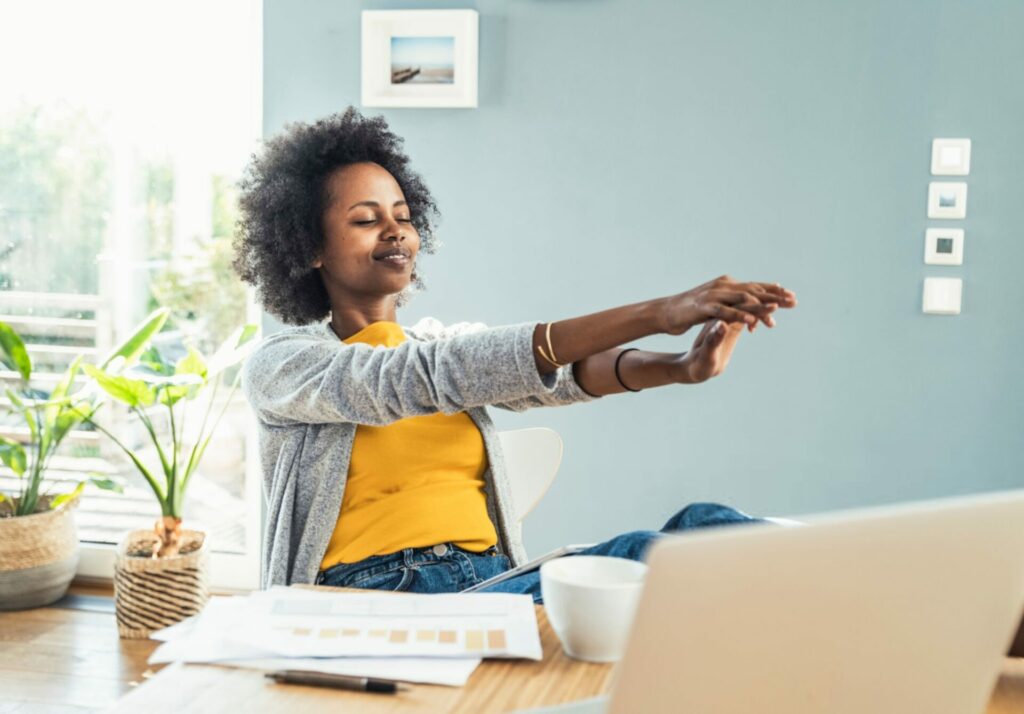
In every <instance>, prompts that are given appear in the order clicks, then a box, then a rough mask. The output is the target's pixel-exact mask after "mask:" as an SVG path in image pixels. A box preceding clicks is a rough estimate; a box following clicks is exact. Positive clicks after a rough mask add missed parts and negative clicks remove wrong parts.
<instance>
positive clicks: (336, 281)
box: [235, 108, 796, 602]
mask: <svg viewBox="0 0 1024 714" xmlns="http://www.w3.org/2000/svg"><path fill="white" fill-rule="evenodd" d="M401 145H402V140H401V139H400V138H399V137H397V136H395V135H394V134H393V133H392V132H391V131H390V130H389V129H388V127H387V124H386V123H385V121H384V119H383V118H382V117H374V118H364V117H362V116H361V115H360V114H359V113H358V112H356V111H355V110H354V109H352V108H349V109H348V110H347V111H346V112H345V113H344V114H336V115H333V116H330V117H327V118H325V119H323V120H321V121H318V122H316V123H315V124H312V125H307V124H295V125H292V126H290V127H289V128H288V129H287V130H286V131H285V132H284V133H282V134H281V135H279V136H277V137H275V138H273V139H271V140H269V141H268V142H267V144H266V146H265V150H264V152H263V153H262V155H261V156H259V157H258V158H256V159H254V161H253V163H252V165H251V166H250V168H249V171H248V173H247V175H246V177H245V178H244V179H243V182H242V196H241V209H242V219H241V221H240V231H239V236H238V239H237V241H236V244H235V250H236V258H235V267H236V269H237V270H238V272H239V274H240V275H241V277H242V278H243V279H244V280H245V281H247V282H249V283H251V284H252V285H254V286H255V287H256V289H257V292H258V296H259V299H260V301H261V302H262V304H263V305H264V307H265V308H266V309H267V310H268V311H270V312H271V313H272V314H274V315H275V316H277V317H278V318H280V319H281V320H283V321H284V322H286V323H290V324H293V325H297V327H292V328H289V329H286V330H284V331H282V332H279V333H276V334H274V335H271V336H270V337H268V338H267V339H265V340H264V341H263V342H262V343H261V344H260V346H259V347H258V348H257V350H256V351H255V352H254V353H253V354H252V356H251V357H250V358H249V360H248V361H247V363H246V365H245V370H244V373H243V386H244V389H245V391H246V394H247V396H248V399H249V402H250V404H251V405H252V407H253V409H254V411H255V412H256V415H257V417H258V419H259V423H260V451H261V459H262V464H263V469H264V474H265V479H264V493H265V496H266V500H267V504H268V513H267V515H268V522H267V531H266V534H265V543H264V546H265V547H264V549H263V552H264V560H263V566H264V567H263V579H262V580H263V586H264V587H267V586H269V585H274V584H290V583H314V582H315V583H323V584H327V585H340V586H350V587H361V588H375V589H390V590H410V591H414V592H457V591H459V590H462V589H463V588H466V587H469V586H470V585H473V584H476V583H479V582H481V581H482V580H485V579H487V578H489V577H491V576H493V575H496V574H498V573H500V572H503V571H504V570H507V569H508V568H509V567H511V566H514V565H518V564H521V563H522V562H524V561H525V552H524V550H523V547H522V539H521V534H520V529H519V526H518V523H517V522H516V520H515V518H514V516H513V513H512V510H511V503H510V498H509V485H508V483H507V477H506V474H505V470H504V464H503V461H502V457H501V451H500V444H499V441H498V438H497V432H496V430H495V427H494V425H493V423H492V422H491V420H490V418H489V416H488V414H487V411H486V409H485V406H486V405H491V406H495V407H500V408H503V409H511V410H514V411H523V410H525V409H529V408H530V407H540V406H558V405H563V404H572V403H576V402H585V401H591V400H594V399H599V398H601V397H603V396H606V395H610V394H618V393H623V392H626V391H633V392H636V391H641V390H643V389H647V388H652V387H660V386H664V385H669V384H696V383H699V382H703V381H705V380H707V379H709V378H711V377H713V376H715V375H717V374H719V373H720V372H721V371H722V370H723V369H724V368H725V366H726V364H727V363H728V361H729V356H730V355H731V353H732V350H733V348H734V347H735V344H736V341H737V339H738V338H739V336H740V333H741V331H742V330H743V328H744V327H747V328H748V329H749V330H750V331H753V330H754V328H755V327H756V325H757V324H758V323H763V324H765V325H767V326H768V327H772V326H774V324H775V321H774V319H773V317H772V313H773V312H774V311H775V310H776V309H777V308H779V307H783V308H787V307H793V306H794V305H795V304H796V299H795V296H794V295H793V293H792V292H790V291H788V290H786V289H784V288H782V287H781V286H779V285H777V284H770V283H744V282H737V281H734V280H732V279H731V278H728V277H725V276H723V277H721V278H718V279H716V280H712V281H711V282H708V283H705V284H704V285H701V286H698V287H696V288H694V289H692V290H688V291H686V292H683V293H679V294H676V295H670V296H667V297H663V298H656V299H653V300H648V301H644V302H640V303H635V304H631V305H625V306H623V307H617V308H613V309H610V310H605V311H602V312H598V313H594V314H592V315H584V316H582V317H577V318H573V319H568V320H561V321H556V322H547V323H537V322H533V321H531V322H524V323H520V324H514V325H505V326H501V327H487V326H486V325H483V324H479V323H465V322H464V323H457V324H453V325H448V326H445V325H443V324H442V323H441V322H439V321H438V320H436V319H433V318H424V319H423V320H420V321H419V322H418V323H417V324H416V325H412V326H401V325H399V324H398V322H396V319H397V316H396V309H397V308H398V307H401V306H403V305H404V304H406V302H407V301H408V299H409V297H410V295H411V294H412V292H413V291H414V290H416V289H422V288H423V287H424V284H423V281H422V279H421V278H420V276H419V275H418V274H417V272H416V259H417V257H418V256H419V254H420V253H421V252H426V253H434V252H435V251H436V249H437V243H436V240H435V238H434V235H433V220H434V218H436V217H437V215H438V213H437V208H436V206H435V204H434V200H433V198H432V197H431V194H430V192H429V191H428V189H427V187H426V186H425V185H424V183H423V181H422V180H421V179H420V177H419V176H418V175H417V174H415V173H414V172H412V171H411V170H410V168H409V166H408V163H409V160H408V158H407V157H406V155H405V154H404V153H403V152H402V150H401ZM327 318H329V319H327ZM698 325H703V329H701V331H700V334H699V335H698V336H697V339H696V340H695V341H694V343H693V347H692V349H691V350H690V351H689V352H688V353H685V352H684V353H681V354H674V353H654V352H645V351H641V350H637V349H632V348H631V349H628V350H625V349H623V348H622V347H620V345H624V344H628V343H629V342H631V341H632V340H636V339H639V338H641V337H644V336H646V335H652V334H657V333H664V334H670V335H681V334H683V333H684V332H686V331H687V330H689V329H690V328H692V327H696V326H698ZM753 520H756V519H752V518H751V517H749V516H747V515H745V514H743V513H740V512H739V511H736V510H733V509H730V508H727V507H725V506H719V505H717V504H695V505H693V506H690V507H688V508H686V509H683V511H681V512H680V513H678V514H677V515H676V516H675V517H673V518H672V519H670V520H669V522H668V523H666V524H665V526H664V527H663V529H662V531H665V532H667V531H674V530H682V529H685V528H690V527H698V526H708V525H719V524H725V523H737V522H750V521H753ZM657 536H658V534H657V533H655V532H651V531H638V532H634V533H629V534H626V535H623V536H619V537H617V538H613V539H612V540H611V541H608V542H607V543H603V544H601V545H599V546H597V547H595V548H594V549H593V550H592V551H590V552H593V553H599V554H607V555H617V556H621V557H628V558H634V559H639V558H641V557H642V556H643V553H644V551H645V549H646V547H647V545H648V544H649V542H650V541H651V540H652V539H653V538H656V537H657ZM495 589H499V590H502V591H505V592H525V593H530V594H532V595H533V596H534V598H535V599H536V600H537V601H538V602H539V601H540V588H539V583H538V576H537V574H536V573H532V574H528V575H522V576H518V577H516V578H513V579H510V580H508V581H506V582H505V583H502V584H501V585H500V586H497V587H496V588H495Z"/></svg>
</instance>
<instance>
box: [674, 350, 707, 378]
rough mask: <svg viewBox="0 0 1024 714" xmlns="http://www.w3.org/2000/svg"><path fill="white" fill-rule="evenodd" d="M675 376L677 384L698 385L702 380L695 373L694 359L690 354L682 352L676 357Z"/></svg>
mask: <svg viewBox="0 0 1024 714" xmlns="http://www.w3.org/2000/svg"><path fill="white" fill-rule="evenodd" d="M675 362H676V364H675V370H674V372H675V376H676V379H675V381H676V383H677V384H697V383H698V382H700V381H701V380H699V379H697V377H696V376H695V375H694V373H693V359H692V357H691V356H690V353H689V352H682V353H680V354H679V355H677V356H676V360H675Z"/></svg>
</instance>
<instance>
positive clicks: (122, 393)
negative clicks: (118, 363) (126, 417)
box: [84, 364, 156, 408]
mask: <svg viewBox="0 0 1024 714" xmlns="http://www.w3.org/2000/svg"><path fill="white" fill-rule="evenodd" d="M84 369H85V371H86V373H87V374H88V375H89V376H90V377H92V378H93V379H95V380H96V383H97V384H99V385H100V388H101V389H102V390H103V391H104V392H106V393H107V394H109V395H110V396H112V397H113V398H114V399H116V400H118V401H119V402H123V403H124V404H127V405H128V406H130V407H136V408H139V407H148V406H151V405H152V404H153V402H155V401H156V392H154V391H153V388H152V387H150V386H149V385H148V384H146V382H144V381H142V380H141V379H129V378H128V377H123V376H119V375H114V374H108V373H107V372H105V371H103V370H102V369H99V368H97V367H94V366H93V365H91V364H87V365H85V366H84Z"/></svg>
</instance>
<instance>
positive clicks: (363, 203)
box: [348, 201, 409, 211]
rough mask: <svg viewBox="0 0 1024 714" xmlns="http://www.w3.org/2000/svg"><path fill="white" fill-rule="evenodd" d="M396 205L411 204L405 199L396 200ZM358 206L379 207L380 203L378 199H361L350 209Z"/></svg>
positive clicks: (350, 208)
mask: <svg viewBox="0 0 1024 714" xmlns="http://www.w3.org/2000/svg"><path fill="white" fill-rule="evenodd" d="M395 205H396V206H407V205H409V204H407V203H406V202H405V201H395ZM356 206H373V207H374V208H377V207H379V206H380V204H379V203H377V202H376V201H360V202H359V203H353V204H352V205H351V206H349V208H348V210H350V211H351V210H352V209H353V208H355V207H356Z"/></svg>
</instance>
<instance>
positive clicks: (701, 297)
mask: <svg viewBox="0 0 1024 714" xmlns="http://www.w3.org/2000/svg"><path fill="white" fill-rule="evenodd" d="M795 306H796V294H795V293H793V291H791V290H787V289H786V288H784V287H782V286H781V285H779V284H778V283H758V282H745V283H741V282H738V281H736V280H733V279H732V278H730V277H729V276H728V275H723V276H721V277H719V278H715V279H714V280H711V281H709V282H706V283H704V284H703V285H698V286H697V287H695V288H693V289H692V290H687V291H686V292H684V293H679V294H678V295H673V296H671V297H667V298H664V300H663V301H662V303H661V312H660V320H661V326H662V329H661V331H662V332H664V333H666V334H669V335H681V334H683V333H684V332H686V331H687V330H689V329H690V328H691V327H693V326H695V325H699V324H701V323H704V327H703V329H702V330H701V331H700V334H698V335H697V339H696V340H694V342H693V346H692V348H691V349H690V351H689V352H687V353H684V354H681V355H680V356H679V359H678V360H676V361H675V362H674V363H673V365H672V370H671V371H672V376H673V378H674V379H675V381H677V382H679V383H683V384H694V383H697V382H703V381H706V380H708V379H710V378H711V377H716V376H718V375H719V374H721V373H722V371H723V370H724V369H725V367H726V365H727V364H728V363H729V358H730V357H731V356H732V351H733V349H734V348H735V346H736V342H737V340H739V337H740V334H742V332H743V328H744V327H746V328H747V329H748V330H749V331H750V332H753V331H754V330H755V329H756V328H757V326H758V325H759V324H761V323H764V324H765V325H766V326H768V327H775V318H774V317H773V316H772V313H774V312H775V311H776V310H777V309H779V308H792V307H795Z"/></svg>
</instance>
